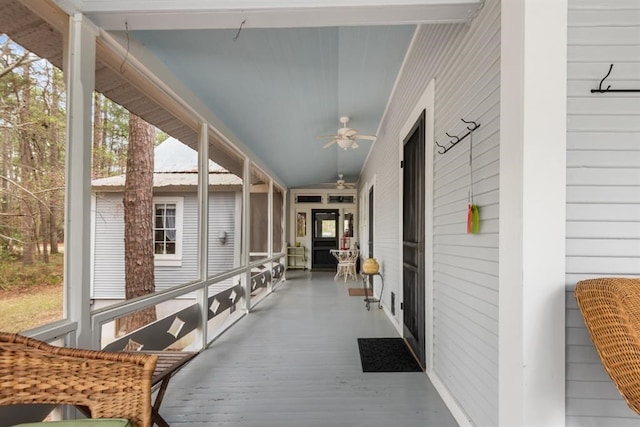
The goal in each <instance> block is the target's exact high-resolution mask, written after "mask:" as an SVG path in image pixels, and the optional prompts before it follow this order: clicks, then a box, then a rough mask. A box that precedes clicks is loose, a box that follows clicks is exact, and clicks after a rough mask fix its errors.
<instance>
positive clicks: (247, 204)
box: [241, 157, 251, 312]
mask: <svg viewBox="0 0 640 427" xmlns="http://www.w3.org/2000/svg"><path fill="white" fill-rule="evenodd" d="M243 181H244V185H243V186H242V257H241V262H242V266H244V267H246V269H247V270H246V271H245V273H244V275H243V277H242V285H243V287H244V307H243V308H244V309H245V310H246V311H247V312H248V311H249V309H250V308H251V268H249V264H250V262H251V256H250V251H251V248H250V245H251V161H250V160H249V158H248V157H245V159H244V176H243Z"/></svg>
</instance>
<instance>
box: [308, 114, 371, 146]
mask: <svg viewBox="0 0 640 427" xmlns="http://www.w3.org/2000/svg"><path fill="white" fill-rule="evenodd" d="M340 123H341V124H342V127H341V128H339V129H338V132H337V133H336V134H335V135H324V136H321V137H319V138H326V137H330V138H331V141H329V142H327V143H326V144H325V145H324V146H323V147H322V148H327V147H330V146H331V145H333V144H338V146H339V147H340V148H342V149H344V150H347V149H349V148H351V149H353V150H355V149H356V148H358V147H359V145H358V143H357V142H356V140H358V139H367V140H369V141H375V140H376V137H375V136H373V135H361V134H359V133H358V131H357V130H355V129H351V128H348V127H347V123H349V117H346V116H344V117H340Z"/></svg>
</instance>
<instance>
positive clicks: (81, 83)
mask: <svg viewBox="0 0 640 427" xmlns="http://www.w3.org/2000/svg"><path fill="white" fill-rule="evenodd" d="M96 35H97V29H96V28H95V27H94V25H93V24H92V23H91V22H89V21H88V20H87V19H86V18H85V17H84V16H83V15H82V14H75V15H73V16H72V17H71V18H70V27H69V40H68V41H69V43H68V46H67V54H66V61H65V78H66V84H67V146H66V165H65V168H66V170H65V174H66V177H65V179H66V184H65V185H66V188H65V191H66V199H65V217H64V244H65V247H64V301H65V317H66V318H68V319H70V320H73V321H76V322H78V332H77V335H76V338H77V342H76V343H75V344H76V345H77V346H78V347H82V348H90V347H91V333H92V331H91V323H90V318H89V313H90V310H91V307H90V302H91V300H90V297H91V295H90V285H91V275H90V271H91V256H92V254H91V251H90V250H89V248H91V145H92V144H91V138H92V126H91V124H92V114H91V108H92V105H93V102H92V100H93V91H94V86H95V62H96ZM96 332H97V331H96Z"/></svg>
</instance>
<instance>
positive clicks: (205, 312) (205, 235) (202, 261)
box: [194, 123, 209, 348]
mask: <svg viewBox="0 0 640 427" xmlns="http://www.w3.org/2000/svg"><path fill="white" fill-rule="evenodd" d="M198 271H199V276H200V280H206V279H207V277H209V125H208V124H207V123H202V124H201V126H200V139H199V141H198ZM196 299H197V303H198V305H199V307H200V327H199V328H198V329H197V330H196V336H195V338H194V343H196V345H199V348H204V347H206V345H207V322H208V320H209V304H208V300H209V298H208V289H207V288H206V287H205V288H203V289H201V290H200V291H198V293H197V297H196Z"/></svg>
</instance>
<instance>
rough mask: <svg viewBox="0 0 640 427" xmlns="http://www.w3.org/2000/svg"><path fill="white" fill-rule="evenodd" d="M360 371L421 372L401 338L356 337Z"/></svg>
mask: <svg viewBox="0 0 640 427" xmlns="http://www.w3.org/2000/svg"><path fill="white" fill-rule="evenodd" d="M358 347H359V349H360V361H361V362H362V372H423V370H422V368H421V367H420V365H419V364H418V362H417V361H416V359H415V358H414V357H413V354H412V353H411V350H409V348H408V347H407V345H406V344H405V342H404V339H402V338H358Z"/></svg>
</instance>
